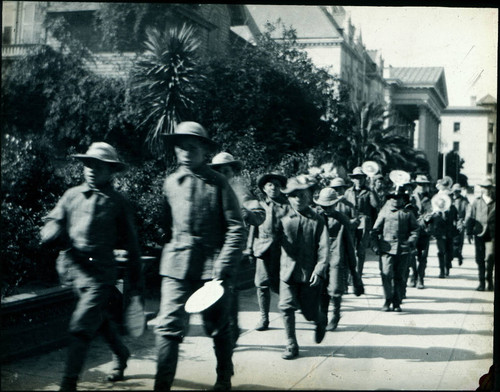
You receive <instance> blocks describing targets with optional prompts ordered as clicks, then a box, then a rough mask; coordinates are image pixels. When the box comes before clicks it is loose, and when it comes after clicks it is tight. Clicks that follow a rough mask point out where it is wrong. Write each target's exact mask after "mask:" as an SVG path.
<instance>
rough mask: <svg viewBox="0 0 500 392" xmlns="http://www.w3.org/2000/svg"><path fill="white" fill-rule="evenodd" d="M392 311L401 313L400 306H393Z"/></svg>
mask: <svg viewBox="0 0 500 392" xmlns="http://www.w3.org/2000/svg"><path fill="white" fill-rule="evenodd" d="M394 311H395V312H398V313H400V312H402V309H401V306H399V305H398V306H394Z"/></svg>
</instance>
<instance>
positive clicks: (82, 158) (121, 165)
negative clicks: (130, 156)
mask: <svg viewBox="0 0 500 392" xmlns="http://www.w3.org/2000/svg"><path fill="white" fill-rule="evenodd" d="M72 157H73V158H76V159H78V160H80V161H90V160H94V161H101V162H104V163H108V164H110V165H111V166H113V168H114V170H115V171H122V170H124V169H125V168H126V167H127V165H126V164H125V163H123V162H120V161H113V160H108V159H102V158H98V157H93V156H91V155H86V154H75V155H72Z"/></svg>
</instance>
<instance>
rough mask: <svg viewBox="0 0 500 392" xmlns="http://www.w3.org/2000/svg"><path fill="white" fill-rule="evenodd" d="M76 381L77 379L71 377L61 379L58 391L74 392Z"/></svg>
mask: <svg viewBox="0 0 500 392" xmlns="http://www.w3.org/2000/svg"><path fill="white" fill-rule="evenodd" d="M77 381H78V379H76V378H73V377H63V379H62V382H61V386H60V387H59V390H60V391H64V392H75V391H76V383H77Z"/></svg>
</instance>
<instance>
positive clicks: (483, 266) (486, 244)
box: [474, 236, 495, 286]
mask: <svg viewBox="0 0 500 392" xmlns="http://www.w3.org/2000/svg"><path fill="white" fill-rule="evenodd" d="M493 246H494V245H493V241H486V239H485V238H484V237H479V236H474V247H475V251H476V264H477V269H478V273H479V284H480V285H482V286H484V284H485V280H486V281H487V282H488V284H489V285H493V266H494V265H495V255H494V253H493V251H494V248H493Z"/></svg>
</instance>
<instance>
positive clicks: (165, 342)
mask: <svg viewBox="0 0 500 392" xmlns="http://www.w3.org/2000/svg"><path fill="white" fill-rule="evenodd" d="M179 343H180V341H179V339H175V338H172V337H164V336H158V337H157V339H156V344H157V347H158V361H157V366H156V376H155V384H154V390H155V391H158V392H161V391H170V388H171V387H172V384H173V382H174V377H175V371H176V370H177V360H178V358H179Z"/></svg>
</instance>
